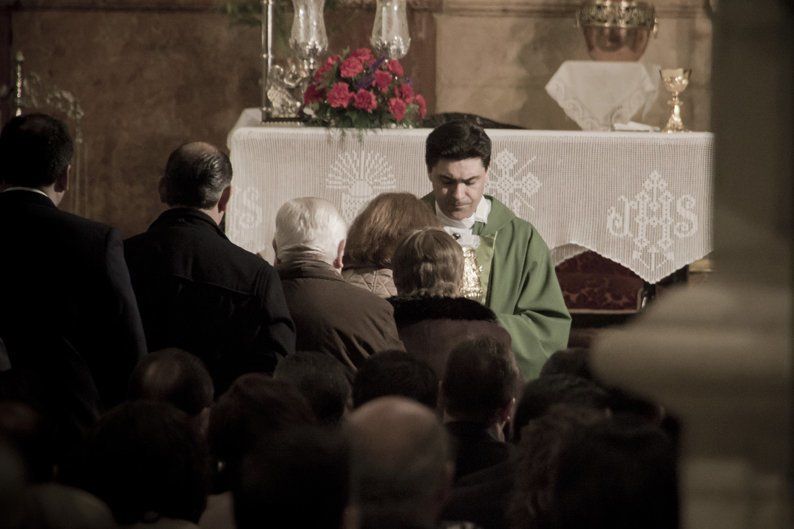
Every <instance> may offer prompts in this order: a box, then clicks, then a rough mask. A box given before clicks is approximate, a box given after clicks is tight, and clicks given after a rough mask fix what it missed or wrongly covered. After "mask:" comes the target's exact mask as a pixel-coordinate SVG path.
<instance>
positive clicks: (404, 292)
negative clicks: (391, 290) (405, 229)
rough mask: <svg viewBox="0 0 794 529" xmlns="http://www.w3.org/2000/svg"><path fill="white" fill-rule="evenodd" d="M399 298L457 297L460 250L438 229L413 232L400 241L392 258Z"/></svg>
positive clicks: (457, 245)
mask: <svg viewBox="0 0 794 529" xmlns="http://www.w3.org/2000/svg"><path fill="white" fill-rule="evenodd" d="M392 264H393V268H394V286H396V287H397V292H398V294H399V295H400V296H453V297H454V296H458V295H459V293H460V286H461V282H462V281H463V250H462V249H461V247H460V245H459V244H458V243H457V242H456V241H455V239H453V238H452V236H451V235H449V234H448V233H447V232H445V231H444V230H442V229H441V228H426V229H424V230H416V231H415V232H413V233H411V234H410V235H408V237H406V238H405V239H404V240H402V241H401V242H400V244H399V245H398V246H397V249H396V250H395V251H394V258H393V259H392Z"/></svg>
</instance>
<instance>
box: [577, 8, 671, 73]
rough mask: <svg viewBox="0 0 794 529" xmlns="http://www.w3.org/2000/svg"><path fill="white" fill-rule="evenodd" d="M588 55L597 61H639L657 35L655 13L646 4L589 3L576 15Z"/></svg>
mask: <svg viewBox="0 0 794 529" xmlns="http://www.w3.org/2000/svg"><path fill="white" fill-rule="evenodd" d="M576 25H577V26H578V27H580V28H581V29H582V33H583V34H584V39H585V43H586V44H587V52H588V53H589V54H590V57H591V58H592V59H594V60H596V61H637V60H639V59H640V57H642V54H643V53H645V48H647V47H648V41H649V40H650V37H651V35H654V36H655V35H656V31H657V25H658V21H657V19H656V10H655V9H654V7H653V5H652V4H650V3H647V2H635V1H633V0H622V1H618V0H588V1H587V2H585V3H584V4H582V6H581V7H580V8H579V10H578V11H577V14H576Z"/></svg>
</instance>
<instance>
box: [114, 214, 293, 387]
mask: <svg viewBox="0 0 794 529" xmlns="http://www.w3.org/2000/svg"><path fill="white" fill-rule="evenodd" d="M125 251H126V255H127V263H128V264H129V267H130V276H131V277H132V285H133V288H134V290H135V295H136V296H137V298H138V306H139V307H140V311H141V317H142V319H143V326H144V329H145V331H146V339H147V342H148V345H149V350H150V351H155V350H158V349H163V348H165V347H179V348H182V349H185V350H186V351H189V352H191V353H193V354H195V355H197V356H198V357H200V358H201V359H202V360H203V361H204V363H205V364H206V366H207V369H208V370H209V372H210V374H211V375H212V379H213V381H214V383H215V394H216V396H218V395H220V394H221V393H222V392H223V391H224V390H225V389H226V388H228V387H229V385H231V383H232V382H234V380H235V379H236V378H237V377H238V376H240V375H242V374H245V373H250V372H265V373H272V371H273V369H274V368H275V365H276V362H277V358H278V356H279V355H281V356H283V355H287V354H289V353H291V352H293V351H294V350H295V327H294V325H293V323H292V319H291V318H290V315H289V311H288V310H287V304H286V302H285V301H284V293H283V291H282V289H281V281H280V280H279V278H278V275H277V274H276V271H275V270H274V269H273V267H272V266H270V265H269V264H268V263H267V261H265V260H264V259H262V258H260V257H259V256H257V255H255V254H253V253H251V252H248V251H246V250H244V249H242V248H240V247H239V246H237V245H235V244H233V243H232V242H231V241H229V240H228V239H227V238H226V236H225V235H224V234H223V232H222V231H221V230H220V228H219V227H218V226H217V225H216V224H215V222H214V221H213V220H212V219H211V218H210V217H209V216H208V215H206V214H204V213H202V212H201V211H198V210H196V209H191V208H172V209H169V210H168V211H166V212H164V213H163V214H162V215H160V217H159V218H158V219H157V220H155V221H154V223H152V225H151V226H150V227H149V229H148V230H147V231H146V232H145V233H142V234H140V235H137V236H135V237H132V238H130V239H128V240H127V241H126V242H125Z"/></svg>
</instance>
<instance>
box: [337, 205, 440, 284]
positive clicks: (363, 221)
mask: <svg viewBox="0 0 794 529" xmlns="http://www.w3.org/2000/svg"><path fill="white" fill-rule="evenodd" d="M440 226H441V224H440V223H439V221H438V218H437V217H436V215H435V213H434V212H433V210H432V209H431V208H430V207H429V206H428V205H427V204H425V203H424V202H422V201H421V200H419V199H418V198H416V197H415V196H414V195H412V194H411V193H382V194H380V195H378V196H376V197H375V198H373V199H372V200H371V201H370V203H369V204H367V207H366V208H364V210H363V211H361V213H359V214H358V216H357V217H356V218H355V220H353V223H352V224H351V225H350V229H349V230H348V233H347V243H346V245H345V266H355V265H359V266H363V265H365V266H376V267H378V268H391V266H392V256H393V255H394V250H395V249H396V248H397V244H398V243H399V242H400V241H401V240H402V239H403V238H405V236H406V235H408V234H409V233H411V232H412V231H414V230H417V229H421V228H427V227H440Z"/></svg>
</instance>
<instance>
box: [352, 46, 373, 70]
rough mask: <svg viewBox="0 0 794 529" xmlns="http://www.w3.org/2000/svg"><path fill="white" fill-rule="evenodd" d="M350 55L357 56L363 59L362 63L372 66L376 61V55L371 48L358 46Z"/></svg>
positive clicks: (360, 59)
mask: <svg viewBox="0 0 794 529" xmlns="http://www.w3.org/2000/svg"><path fill="white" fill-rule="evenodd" d="M349 56H350V57H355V58H356V59H358V60H359V61H361V63H362V64H365V65H367V66H371V65H372V64H373V63H374V62H375V56H374V55H373V54H372V50H371V49H369V48H358V49H357V50H353V51H351V52H350V55H349Z"/></svg>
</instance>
